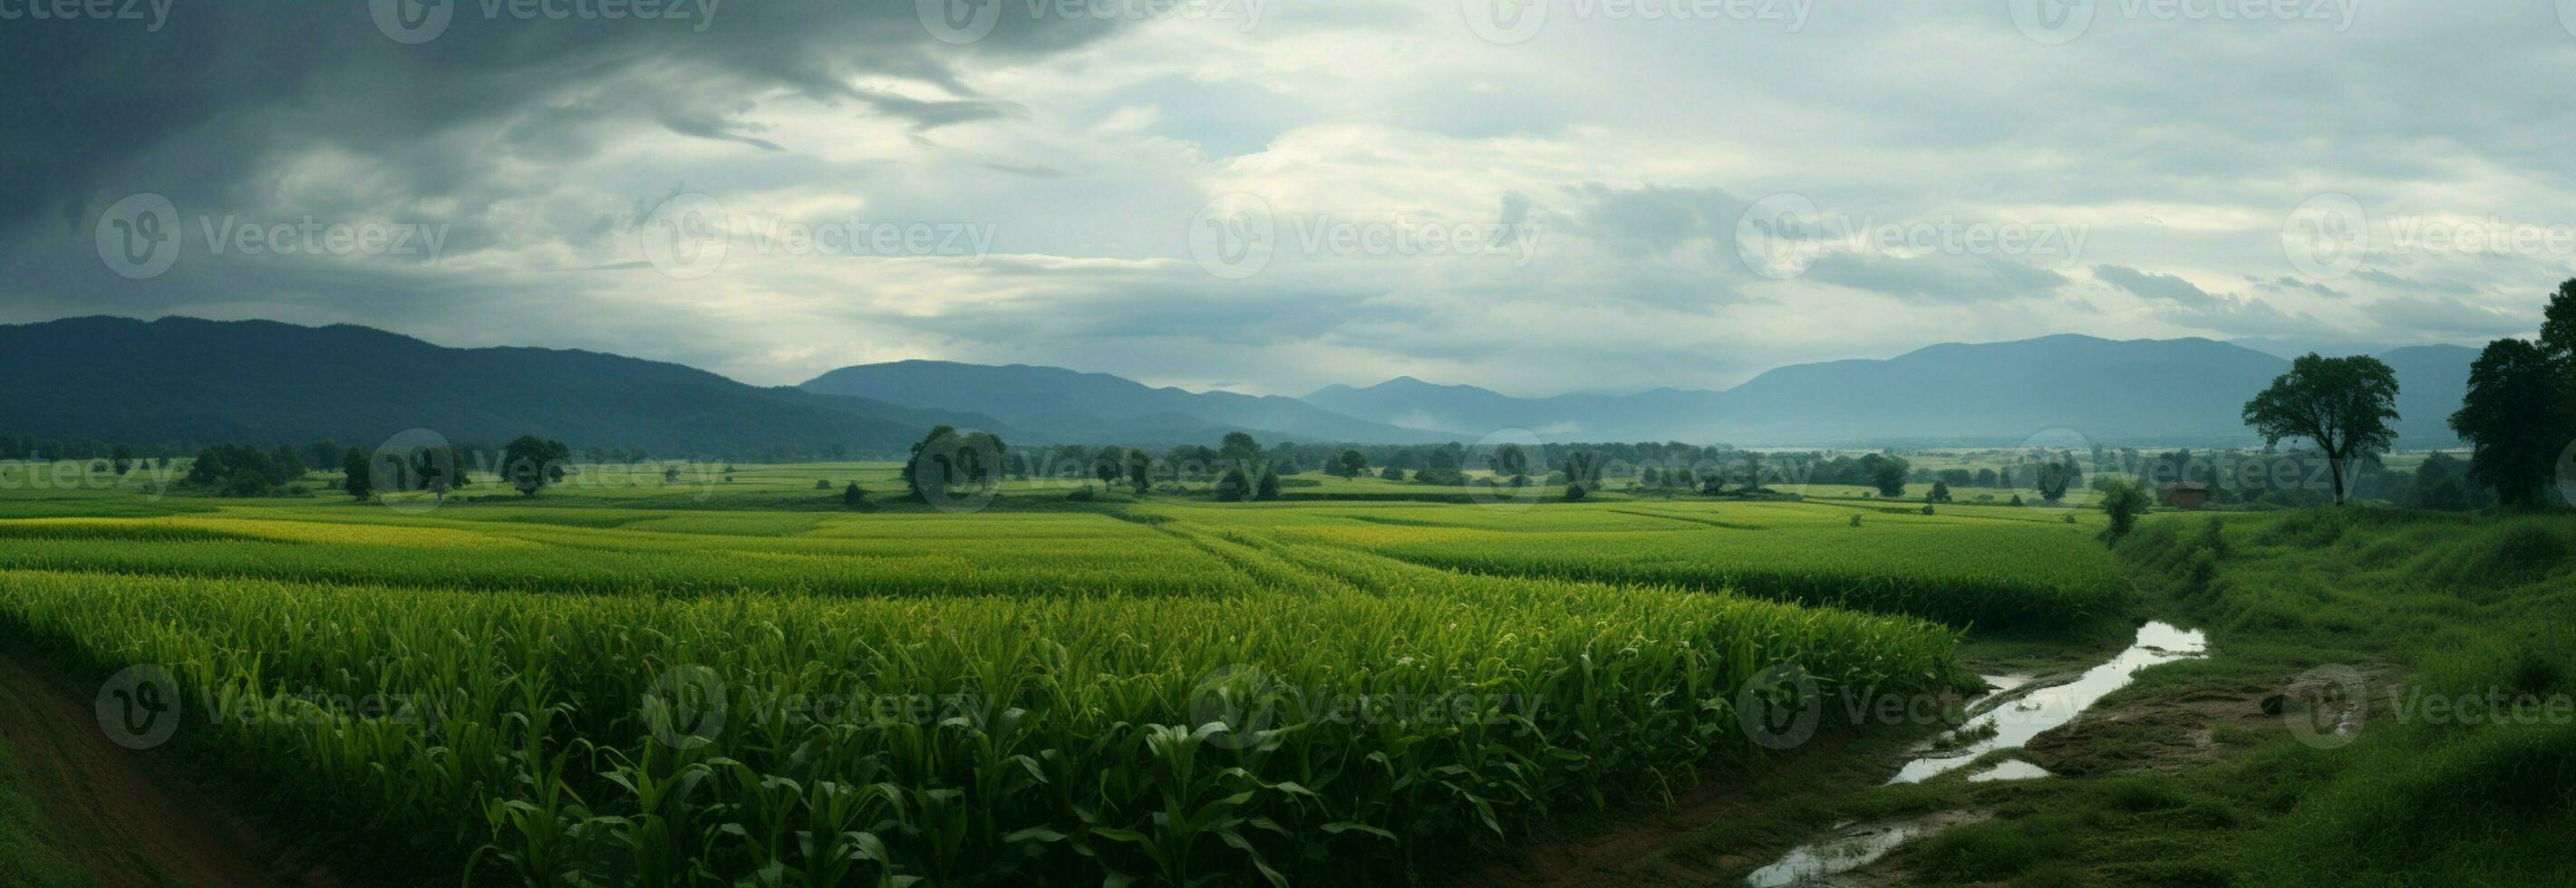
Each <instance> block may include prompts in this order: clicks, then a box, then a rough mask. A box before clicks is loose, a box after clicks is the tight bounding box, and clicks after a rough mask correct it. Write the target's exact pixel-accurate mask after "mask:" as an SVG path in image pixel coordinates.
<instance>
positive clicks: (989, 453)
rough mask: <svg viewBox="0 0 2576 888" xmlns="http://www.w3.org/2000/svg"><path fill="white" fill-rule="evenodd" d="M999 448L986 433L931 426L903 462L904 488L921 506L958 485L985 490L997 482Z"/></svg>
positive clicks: (1000, 459)
mask: <svg viewBox="0 0 2576 888" xmlns="http://www.w3.org/2000/svg"><path fill="white" fill-rule="evenodd" d="M1003 448H1004V445H1003V444H1002V439H1001V438H999V437H996V436H994V435H993V434H991V433H989V432H965V433H960V432H958V431H957V427H956V426H950V425H940V426H934V427H932V428H931V430H930V433H929V434H927V435H923V436H922V438H921V440H920V441H918V442H915V443H914V444H913V445H912V455H911V456H910V457H909V458H907V459H906V460H904V464H903V483H904V487H905V489H906V490H907V491H908V492H909V493H910V494H911V496H912V498H913V499H915V500H919V501H921V502H934V501H936V499H937V498H938V497H944V496H946V495H947V494H948V491H949V490H950V489H951V488H954V487H958V486H961V485H971V486H974V487H977V488H979V489H984V490H989V489H991V488H992V486H993V485H994V484H996V483H999V482H1000V480H1001V477H1002V474H1001V473H1002V465H1003V459H1004V450H1003ZM1073 468H1074V469H1077V470H1078V469H1079V468H1080V466H1079V464H1077V465H1075V466H1073ZM1076 477H1080V476H1079V475H1077V476H1076Z"/></svg>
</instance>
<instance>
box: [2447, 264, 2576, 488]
mask: <svg viewBox="0 0 2576 888" xmlns="http://www.w3.org/2000/svg"><path fill="white" fill-rule="evenodd" d="M2570 283H2571V285H2576V282H2570ZM2560 366H2561V364H2560V362H2558V361H2553V360H2551V359H2550V357H2549V354H2548V352H2547V351H2546V350H2545V349H2544V348H2543V347H2542V346H2540V345H2539V344H2537V343H2532V342H2526V341H2523V340H2520V339H2498V340H2496V341H2494V342H2491V343H2488V344H2487V348H2486V351H2484V352H2481V353H2479V355H2478V360H2477V363H2475V364H2472V365H2470V367H2469V393H2468V397H2467V398H2466V399H2465V400H2464V402H2463V403H2462V404H2461V405H2460V410H2459V412H2457V413H2453V414H2451V430H2452V431H2455V432H2458V433H2459V435H2460V439H2461V440H2464V441H2467V442H2469V443H2470V444H2471V445H2473V446H2475V447H2476V448H2477V452H2476V454H2475V455H2474V456H2471V457H2470V458H2469V477H2471V478H2474V479H2476V480H2477V481H2478V483H2480V484H2484V485H2486V486H2487V487H2489V488H2493V489H2494V490H2495V492H2496V498H2497V499H2499V500H2501V501H2503V502H2504V503H2505V504H2506V505H2513V506H2529V505H2531V504H2533V503H2534V502H2537V501H2538V500H2539V498H2540V494H2541V491H2542V489H2543V487H2544V485H2546V484H2548V481H2549V476H2550V474H2551V473H2552V472H2553V471H2555V470H2556V462H2557V459H2558V452H2559V449H2560V448H2561V447H2562V446H2564V445H2565V444H2566V442H2567V440H2568V437H2569V431H2570V429H2569V423H2568V421H2567V417H2566V414H2565V413H2564V412H2563V408H2564V407H2565V405H2566V399H2567V391H2566V385H2565V382H2564V379H2565V374H2563V373H2562V372H2561V371H2560ZM2418 474H2419V475H2420V474H2421V470H2418Z"/></svg>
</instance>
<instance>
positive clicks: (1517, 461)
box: [1486, 444, 1529, 478]
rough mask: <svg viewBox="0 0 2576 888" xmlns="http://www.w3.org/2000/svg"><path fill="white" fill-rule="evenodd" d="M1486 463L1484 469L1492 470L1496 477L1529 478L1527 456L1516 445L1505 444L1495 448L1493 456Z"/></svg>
mask: <svg viewBox="0 0 2576 888" xmlns="http://www.w3.org/2000/svg"><path fill="white" fill-rule="evenodd" d="M1486 463H1487V465H1486V468H1489V469H1492V470H1494V474H1497V475H1509V476H1511V477H1514V478H1525V477H1528V476H1529V454H1528V453H1527V452H1526V451H1523V450H1521V446H1520V445H1518V444H1505V445H1503V446H1501V447H1498V448H1495V449H1494V455H1493V456H1491V457H1488V458H1487V459H1486Z"/></svg>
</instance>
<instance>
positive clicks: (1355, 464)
mask: <svg viewBox="0 0 2576 888" xmlns="http://www.w3.org/2000/svg"><path fill="white" fill-rule="evenodd" d="M1333 474H1336V475H1340V476H1342V477H1344V478H1357V477H1359V476H1361V475H1365V474H1368V454H1365V453H1361V452H1359V451H1357V450H1345V451H1342V458H1341V459H1339V460H1335V461H1334V463H1333Z"/></svg>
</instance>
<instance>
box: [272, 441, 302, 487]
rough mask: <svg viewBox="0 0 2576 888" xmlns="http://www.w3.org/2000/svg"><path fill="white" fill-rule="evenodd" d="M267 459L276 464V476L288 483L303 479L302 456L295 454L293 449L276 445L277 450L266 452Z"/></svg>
mask: <svg viewBox="0 0 2576 888" xmlns="http://www.w3.org/2000/svg"><path fill="white" fill-rule="evenodd" d="M268 459H269V461H270V462H273V463H276V464H277V471H278V474H280V475H283V476H285V477H286V479H287V480H288V481H292V480H295V479H297V478H302V477H304V455H303V454H301V453H297V452H296V451H295V448H293V447H289V446H287V445H284V444H280V445H277V449H275V450H271V451H269V452H268Z"/></svg>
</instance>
